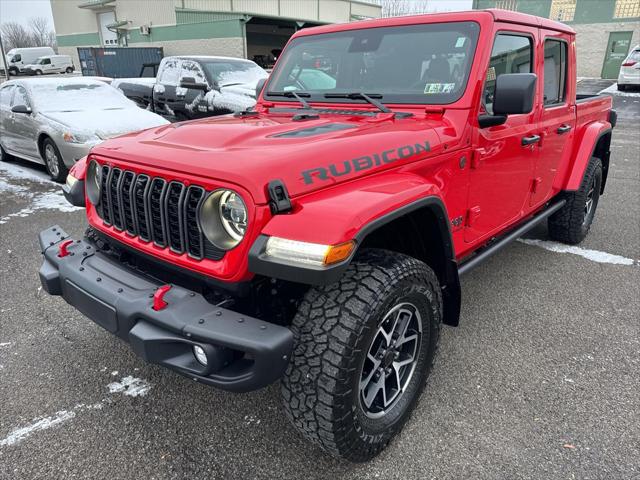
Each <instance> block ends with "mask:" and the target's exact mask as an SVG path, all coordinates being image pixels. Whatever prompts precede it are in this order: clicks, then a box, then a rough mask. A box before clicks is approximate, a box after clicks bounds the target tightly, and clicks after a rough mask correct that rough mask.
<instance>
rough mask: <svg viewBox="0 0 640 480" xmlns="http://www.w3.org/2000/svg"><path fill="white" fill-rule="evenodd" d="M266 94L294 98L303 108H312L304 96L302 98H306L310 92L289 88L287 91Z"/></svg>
mask: <svg viewBox="0 0 640 480" xmlns="http://www.w3.org/2000/svg"><path fill="white" fill-rule="evenodd" d="M267 95H269V96H271V97H287V98H295V99H296V100H297V101H298V102H300V104H301V105H302V106H303V108H304V109H305V110H313V107H312V106H311V105H309V102H307V101H306V100H305V99H304V98H302V97H307V98H308V97H310V96H311V94H310V93H307V92H300V93H298V92H294V91H293V90H291V91H289V92H267Z"/></svg>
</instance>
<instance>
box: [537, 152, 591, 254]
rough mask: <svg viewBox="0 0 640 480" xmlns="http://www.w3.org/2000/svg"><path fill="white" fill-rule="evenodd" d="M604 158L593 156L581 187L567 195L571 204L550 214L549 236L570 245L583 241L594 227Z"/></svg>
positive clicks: (566, 204) (568, 202)
mask: <svg viewBox="0 0 640 480" xmlns="http://www.w3.org/2000/svg"><path fill="white" fill-rule="evenodd" d="M601 186H602V161H601V160H600V159H599V158H597V157H591V160H590V161H589V164H588V165H587V168H586V170H585V172H584V177H583V178H582V183H581V184H580V188H579V189H578V190H576V191H575V192H569V193H566V194H565V198H566V200H567V203H565V205H564V206H563V207H562V208H561V209H560V210H558V211H557V212H556V213H554V214H553V215H551V217H549V236H550V237H551V238H552V239H553V240H557V241H559V242H562V243H568V244H569V245H576V244H578V243H580V242H582V241H583V240H584V239H585V237H586V236H587V234H588V233H589V229H590V228H591V224H592V223H593V219H594V217H595V214H596V208H597V207H598V201H599V200H600V188H601Z"/></svg>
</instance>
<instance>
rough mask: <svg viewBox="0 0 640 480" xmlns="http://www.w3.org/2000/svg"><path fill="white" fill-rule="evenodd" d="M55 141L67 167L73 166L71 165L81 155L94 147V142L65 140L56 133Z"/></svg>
mask: <svg viewBox="0 0 640 480" xmlns="http://www.w3.org/2000/svg"><path fill="white" fill-rule="evenodd" d="M54 141H55V142H56V146H57V147H58V150H59V151H60V155H62V161H63V162H64V164H65V165H66V166H67V168H71V167H73V165H74V164H75V163H76V162H77V161H78V160H80V159H81V158H82V157H86V156H87V155H88V154H89V150H91V148H92V147H94V146H95V145H96V144H95V143H93V142H89V143H71V142H65V141H64V139H63V138H62V135H57V136H55V138H54Z"/></svg>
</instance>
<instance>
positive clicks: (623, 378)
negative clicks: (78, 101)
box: [0, 84, 640, 479]
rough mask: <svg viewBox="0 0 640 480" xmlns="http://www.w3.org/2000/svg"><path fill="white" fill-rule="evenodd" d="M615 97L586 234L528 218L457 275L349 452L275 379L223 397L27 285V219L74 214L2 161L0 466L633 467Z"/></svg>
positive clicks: (545, 471)
mask: <svg viewBox="0 0 640 480" xmlns="http://www.w3.org/2000/svg"><path fill="white" fill-rule="evenodd" d="M585 85H586V84H585ZM614 108H616V109H617V111H618V116H619V119H618V127H617V128H616V129H615V131H614V135H613V144H612V157H611V171H610V174H609V180H608V184H607V191H606V193H605V195H604V197H603V198H602V199H601V201H600V204H599V206H598V214H597V216H596V221H595V224H594V226H593V228H592V230H591V234H590V235H589V237H588V238H587V239H586V241H585V242H583V244H581V245H580V246H579V247H577V248H572V249H567V248H562V247H561V245H560V244H556V243H553V242H549V241H547V240H546V231H545V228H540V229H538V230H536V231H535V232H534V233H533V234H531V235H529V236H528V238H527V239H525V240H524V241H519V242H516V243H514V244H512V245H511V246H510V247H509V248H508V249H506V250H505V251H503V252H502V253H500V254H499V255H497V256H495V257H493V258H492V259H491V260H490V261H489V262H487V263H485V264H484V265H482V266H480V267H478V268H477V269H476V270H474V271H473V272H472V273H470V274H469V275H468V276H467V277H464V278H463V295H464V297H463V310H462V318H461V325H460V327H458V328H455V329H454V328H450V327H446V328H444V329H443V335H442V340H441V344H440V349H439V353H438V357H437V359H436V365H435V369H434V371H433V373H432V375H431V377H430V379H429V382H428V385H427V389H426V390H425V393H424V395H423V396H422V398H421V400H420V403H419V405H418V408H417V409H416V411H415V413H414V414H413V416H412V419H411V420H410V421H409V423H408V424H407V426H406V427H405V429H404V430H403V432H402V433H401V435H400V436H399V437H398V438H397V439H396V440H395V441H394V442H393V443H392V444H391V446H390V448H388V449H387V450H385V451H384V452H383V453H382V454H381V455H380V456H379V457H378V458H376V459H375V460H374V461H372V462H370V463H368V464H362V465H353V464H348V463H345V462H341V461H336V460H334V459H332V458H330V457H327V456H326V455H325V454H324V453H322V452H321V451H320V450H318V449H316V448H315V447H312V446H310V445H309V444H308V443H307V442H306V441H304V440H303V439H302V438H301V437H300V436H299V435H298V434H297V433H296V432H295V431H294V429H293V428H292V427H291V426H290V425H289V424H288V422H287V420H286V418H285V417H284V414H283V413H282V412H281V409H280V398H279V387H278V385H272V386H270V387H268V388H266V389H264V390H261V391H258V392H253V393H249V394H242V395H236V394H231V393H226V392H222V391H218V390H214V389H211V388H208V387H206V386H203V385H200V384H197V383H194V382H193V381H191V380H189V379H187V378H184V377H182V376H179V375H177V374H175V373H172V372H169V371H167V370H165V369H162V368H160V367H156V366H153V365H149V364H145V363H144V362H143V361H142V360H141V359H140V358H138V357H136V356H135V355H134V354H133V353H132V352H131V351H130V349H129V347H128V346H127V345H126V344H124V343H123V342H121V341H120V340H118V339H117V338H115V337H114V336H112V335H111V334H110V333H108V332H106V331H104V330H102V329H101V328H100V327H98V326H97V325H95V324H94V323H93V322H90V321H88V320H87V319H86V318H84V317H83V316H82V315H81V314H80V313H79V312H78V311H76V310H75V309H73V308H72V307H70V306H69V305H67V304H66V303H65V302H64V301H63V300H62V299H61V298H60V297H51V296H49V295H47V294H45V293H44V292H42V290H41V287H40V283H39V280H38V276H37V271H38V268H39V266H40V263H41V257H40V254H39V249H38V245H37V234H38V232H40V231H41V230H42V229H44V228H46V227H48V226H50V225H53V224H60V225H62V226H63V227H64V228H65V230H66V231H67V232H68V233H70V234H71V235H73V236H74V237H76V238H79V237H80V236H81V235H82V233H83V231H84V228H85V224H86V222H85V218H84V212H83V211H82V210H81V209H75V208H73V207H71V206H70V205H69V204H67V203H66V202H65V201H64V198H63V197H62V195H61V193H60V187H59V186H58V185H57V184H54V183H52V182H51V181H49V180H48V177H47V175H46V174H45V173H44V169H43V168H39V167H37V166H34V165H32V164H29V163H27V162H22V161H14V162H12V163H5V164H1V165H0V278H1V282H2V285H1V288H0V478H7V479H9V478H15V479H23V478H25V479H26V478H29V479H31V478H43V479H45V478H46V479H52V478H112V479H119V478H149V479H152V478H153V479H164V478H209V479H227V478H237V479H245V478H246V479H253V478H265V479H266V478H279V479H280V478H282V479H288V478H290V479H300V478H303V479H315V478H334V479H349V478H353V479H356V478H358V479H360V478H381V479H395V478H398V479H414V478H415V479H418V478H452V479H458V478H486V479H502V478H504V479H507V478H508V479H514V478H537V479H540V478H545V479H547V478H563V479H568V478H580V479H596V478H597V479H627V478H628V479H631V478H640V395H639V394H638V388H639V383H640V324H639V322H638V319H639V312H640V264H639V259H640V218H639V214H638V212H640V133H639V132H640V94H639V93H637V92H636V93H635V94H630V93H626V94H617V93H614Z"/></svg>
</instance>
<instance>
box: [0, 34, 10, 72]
mask: <svg viewBox="0 0 640 480" xmlns="http://www.w3.org/2000/svg"><path fill="white" fill-rule="evenodd" d="M0 55H2V64H3V65H4V76H5V78H6V79H7V80H9V65H7V57H6V56H5V55H4V45H2V35H0Z"/></svg>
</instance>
